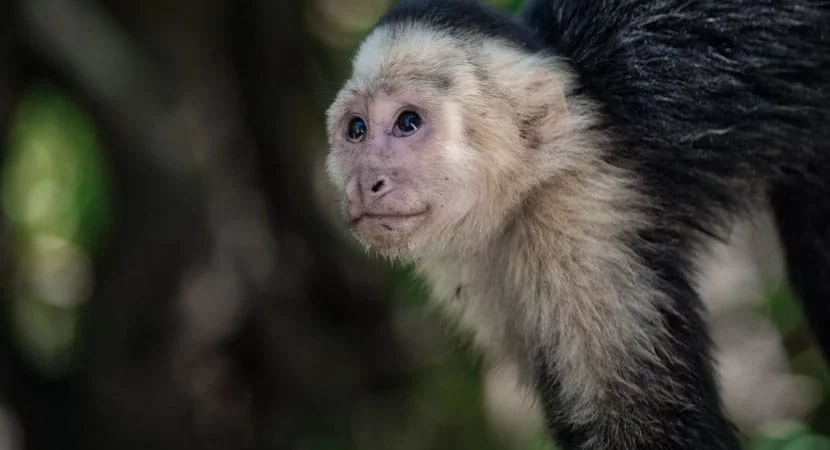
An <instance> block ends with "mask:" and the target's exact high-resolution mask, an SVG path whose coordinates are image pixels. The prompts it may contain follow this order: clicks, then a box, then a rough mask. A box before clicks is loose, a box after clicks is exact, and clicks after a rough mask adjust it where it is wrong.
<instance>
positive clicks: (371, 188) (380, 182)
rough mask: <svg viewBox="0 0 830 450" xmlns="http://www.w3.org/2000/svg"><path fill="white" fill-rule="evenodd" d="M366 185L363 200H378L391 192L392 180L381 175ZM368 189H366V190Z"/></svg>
mask: <svg viewBox="0 0 830 450" xmlns="http://www.w3.org/2000/svg"><path fill="white" fill-rule="evenodd" d="M367 181H369V182H368V183H366V187H365V188H364V189H365V190H366V192H365V194H364V195H365V198H367V199H370V198H371V199H378V198H381V197H383V196H384V195H386V193H387V192H389V191H391V190H392V180H390V179H389V177H387V176H385V175H381V176H379V177H377V178H374V179H369V180H367ZM367 188H368V189H367Z"/></svg>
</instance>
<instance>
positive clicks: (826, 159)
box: [522, 0, 830, 229]
mask: <svg viewBox="0 0 830 450" xmlns="http://www.w3.org/2000/svg"><path fill="white" fill-rule="evenodd" d="M522 17H523V20H524V22H525V23H526V24H527V25H528V26H529V27H530V28H532V29H533V30H534V31H535V32H536V33H537V34H539V36H541V37H543V38H544V39H545V41H546V42H547V44H548V45H549V46H550V47H552V48H553V49H554V50H555V51H556V53H557V54H559V55H561V56H564V57H566V58H568V59H569V60H570V61H571V62H572V64H573V65H574V67H575V68H576V69H577V71H578V73H579V77H580V84H581V92H580V93H582V94H584V95H587V96H588V97H590V98H592V99H594V100H597V101H598V102H599V103H600V105H601V107H602V114H603V116H604V118H605V120H606V126H607V127H608V128H609V129H610V130H611V131H612V133H613V135H614V136H615V137H617V138H618V139H619V140H620V141H621V142H620V144H621V145H620V146H619V149H618V151H617V153H616V154H615V155H613V156H614V157H615V159H616V160H617V162H618V163H623V164H627V165H634V166H637V170H638V172H639V173H642V174H643V176H645V177H646V180H645V181H646V188H647V190H648V191H649V192H652V193H659V199H658V200H659V202H660V203H661V204H663V205H665V206H670V207H671V209H676V210H677V214H679V215H681V216H678V217H673V218H672V219H675V220H680V221H682V222H684V223H687V224H688V225H691V226H692V227H694V228H700V229H707V228H709V224H711V223H716V222H717V221H716V220H714V218H713V217H712V216H711V214H710V213H711V212H712V211H711V208H710V207H708V206H707V205H712V202H713V201H714V202H716V204H715V206H721V207H722V206H725V207H727V208H730V209H732V208H734V207H735V206H736V205H740V204H741V203H742V202H743V200H744V198H740V197H739V198H733V197H732V195H735V194H738V195H742V194H739V193H740V192H741V191H740V190H739V189H735V187H736V183H741V182H743V181H746V180H751V179H752V180H754V179H757V178H758V177H762V178H763V179H764V180H763V181H765V182H767V183H768V184H770V185H772V184H775V183H778V182H782V181H784V180H786V179H787V178H788V177H798V178H800V179H810V180H812V181H815V182H818V183H819V184H822V185H825V184H826V183H827V182H826V180H824V179H817V178H816V177H817V176H818V175H819V174H818V173H817V172H816V170H818V169H820V170H826V168H827V167H828V165H829V164H830V149H828V145H829V144H828V141H830V126H828V123H830V1H827V0H788V1H780V0H559V1H551V0H531V1H530V2H529V5H528V6H527V8H526V9H525V10H524V11H523V14H522Z"/></svg>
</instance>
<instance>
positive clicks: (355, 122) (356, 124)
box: [347, 117, 366, 142]
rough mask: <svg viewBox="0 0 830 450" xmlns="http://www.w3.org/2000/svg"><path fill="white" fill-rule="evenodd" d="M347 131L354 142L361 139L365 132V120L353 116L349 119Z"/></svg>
mask: <svg viewBox="0 0 830 450" xmlns="http://www.w3.org/2000/svg"><path fill="white" fill-rule="evenodd" d="M347 133H348V135H349V139H350V140H352V141H354V142H357V141H360V140H362V139H363V136H364V135H365V134H366V122H364V121H363V119H361V118H360V117H353V118H352V120H350V121H349V129H348V131H347Z"/></svg>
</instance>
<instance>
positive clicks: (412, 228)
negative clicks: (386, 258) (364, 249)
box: [349, 208, 429, 247]
mask: <svg viewBox="0 0 830 450" xmlns="http://www.w3.org/2000/svg"><path fill="white" fill-rule="evenodd" d="M428 213H429V208H423V209H421V210H417V211H415V212H387V211H384V212H382V213H381V212H374V211H363V212H360V213H359V214H357V215H353V216H351V217H349V228H350V229H351V230H352V231H353V232H354V233H356V234H358V235H359V236H360V237H361V238H363V239H364V240H366V241H368V242H371V243H373V244H376V245H378V246H381V247H385V246H390V245H395V244H396V243H398V241H403V240H406V239H407V238H408V237H409V236H411V235H412V234H413V233H415V232H416V231H417V230H418V228H419V227H420V226H421V224H422V223H423V222H424V220H425V219H426V217H427V215H428Z"/></svg>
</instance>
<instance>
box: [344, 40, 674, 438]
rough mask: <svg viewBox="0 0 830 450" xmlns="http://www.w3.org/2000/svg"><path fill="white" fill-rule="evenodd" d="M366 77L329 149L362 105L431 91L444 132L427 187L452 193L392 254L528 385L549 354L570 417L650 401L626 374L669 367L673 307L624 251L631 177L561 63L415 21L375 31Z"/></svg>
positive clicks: (633, 223)
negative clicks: (625, 398) (609, 157)
mask: <svg viewBox="0 0 830 450" xmlns="http://www.w3.org/2000/svg"><path fill="white" fill-rule="evenodd" d="M354 65H355V69H354V74H353V77H352V78H351V80H350V81H349V82H348V83H347V84H346V86H345V87H344V89H343V90H342V91H341V93H340V95H338V97H337V99H336V100H335V102H334V104H333V105H332V107H331V109H330V110H329V116H328V127H329V134H330V136H335V137H334V138H332V140H331V142H332V145H333V146H334V147H336V146H337V139H336V134H337V133H338V132H339V130H340V127H341V126H342V123H343V120H345V119H344V114H346V112H347V111H348V109H349V105H350V104H352V103H353V102H355V101H356V99H365V98H371V97H372V96H374V95H375V94H376V93H378V92H385V93H387V94H389V95H394V93H395V92H397V91H398V90H405V89H406V87H407V85H408V84H411V83H413V80H418V79H420V80H432V81H434V82H435V84H436V85H437V86H438V87H437V88H436V90H435V91H429V92H435V93H434V94H433V98H432V99H431V101H433V102H436V103H439V104H440V105H442V107H441V120H440V121H441V123H442V124H443V127H444V128H442V129H441V133H442V135H441V137H442V144H441V145H442V146H443V148H442V152H441V153H440V161H438V162H437V163H438V164H436V165H435V166H430V167H432V168H433V169H432V170H435V171H438V173H437V174H435V173H431V174H429V175H428V176H434V177H436V178H438V176H439V175H441V176H443V175H446V178H447V179H448V180H449V179H452V180H453V181H454V183H455V184H449V185H442V186H441V188H440V189H438V188H436V190H435V191H434V192H428V193H426V194H425V195H427V196H429V197H431V198H434V199H438V200H436V204H440V205H441V206H442V208H436V209H437V212H436V213H435V216H434V217H433V218H432V219H431V222H430V223H429V224H427V225H425V229H426V231H425V232H424V233H421V234H419V235H416V236H414V237H412V238H411V240H410V241H409V244H408V246H407V248H405V249H391V250H390V249H386V250H381V251H380V252H381V253H382V254H385V255H386V256H390V257H395V258H401V259H403V260H405V261H414V262H415V263H416V264H417V267H418V269H419V270H420V272H421V273H422V274H423V275H424V276H425V278H426V280H427V281H428V283H429V285H430V286H431V287H432V292H433V297H434V298H435V299H436V300H437V301H439V302H440V303H441V304H442V305H443V307H444V308H445V309H446V311H448V312H449V313H450V315H451V316H452V317H455V318H457V319H458V320H459V321H460V323H461V325H462V326H463V327H466V328H468V329H470V330H472V331H473V332H474V333H475V335H476V336H477V339H478V342H479V343H480V344H481V345H482V346H483V347H485V348H486V349H487V350H489V351H490V354H491V355H492V356H493V357H494V358H503V359H509V360H513V361H515V362H517V363H518V364H519V366H520V367H523V368H524V369H525V374H526V375H528V372H529V370H531V367H532V362H531V358H533V357H534V355H533V354H531V352H532V351H536V350H538V349H541V350H542V351H544V352H546V353H547V354H548V356H550V358H546V359H548V360H549V361H555V365H556V367H555V368H552V369H555V370H556V371H557V373H560V374H562V375H563V378H562V380H561V383H562V386H561V387H562V398H561V399H560V401H563V402H566V405H563V406H568V408H567V409H568V410H569V411H570V412H571V413H572V414H574V413H575V415H569V420H571V421H577V422H584V423H589V422H590V421H593V420H596V419H597V418H598V417H599V415H600V411H602V414H604V415H605V416H606V417H607V418H608V419H609V420H613V417H614V415H618V414H625V413H626V412H625V411H622V410H615V409H613V408H614V407H613V406H608V408H605V406H607V405H606V404H605V400H606V399H607V398H608V394H609V393H610V392H611V390H616V391H617V392H616V393H617V394H619V393H620V391H624V392H628V390H630V392H642V391H647V390H649V389H652V387H650V386H635V385H632V384H631V383H630V382H629V380H630V379H631V378H630V377H629V374H630V373H632V371H634V370H635V369H636V367H634V366H633V365H634V364H636V361H643V360H648V361H651V362H652V363H654V364H659V359H658V357H657V355H656V354H655V347H656V346H657V345H658V344H659V343H660V342H661V341H665V340H667V339H670V336H668V335H667V333H666V332H665V330H664V328H663V325H662V322H661V317H660V315H659V313H658V311H657V308H656V307H655V304H656V303H657V302H661V301H662V300H663V299H661V298H660V294H659V293H658V292H657V291H656V290H655V289H652V288H651V287H652V286H653V282H652V281H653V280H651V279H650V278H649V275H648V271H647V270H644V269H643V268H642V267H640V264H639V262H638V260H637V258H636V257H635V255H633V254H632V253H631V251H630V250H629V249H628V248H627V246H626V244H625V239H627V238H632V237H633V235H634V233H636V231H637V230H638V229H639V227H640V226H642V225H643V221H642V218H641V217H640V216H639V215H638V213H637V212H636V211H637V210H638V209H637V208H636V207H637V206H638V205H637V202H638V193H637V191H636V189H635V188H634V185H633V183H632V179H633V176H632V174H628V173H625V172H623V171H621V170H620V169H618V168H615V167H612V166H610V165H609V164H607V163H605V162H603V159H602V154H603V152H604V149H605V148H606V146H607V145H608V143H609V141H610V139H609V137H608V136H603V135H599V134H597V133H595V132H593V131H591V130H590V126H591V124H592V123H593V121H594V119H595V117H596V114H595V113H594V111H593V109H592V107H591V105H590V104H588V103H586V102H584V101H581V100H579V99H578V98H575V97H572V96H569V95H568V93H569V92H570V89H571V85H570V83H571V79H572V77H571V75H570V74H569V72H568V70H567V69H566V67H565V65H563V64H562V63H560V62H558V61H557V60H555V59H553V58H550V57H543V56H538V55H531V54H528V53H526V52H524V51H522V50H520V49H517V48H514V47H512V46H510V45H509V44H507V43H505V42H499V41H495V40H483V39H481V38H476V39H463V38H459V37H453V36H449V35H447V34H444V33H442V32H440V31H438V30H429V29H424V28H420V26H414V25H413V26H396V27H394V28H379V29H377V30H375V31H374V32H373V34H372V35H370V36H369V37H368V39H367V40H366V41H365V43H364V44H363V46H362V47H361V49H360V50H359V52H358V54H357V56H356V57H355V60H354ZM413 71H415V72H417V73H416V74H413ZM447 81H448V82H447ZM441 87H444V88H445V89H444V90H443V92H440V89H441ZM361 101H363V100H361ZM434 157H435V158H439V156H434ZM342 158H343V156H342V155H339V154H338V153H337V151H333V152H332V154H331V156H330V157H329V161H328V171H329V173H330V175H331V177H332V180H333V181H334V182H335V184H337V185H338V186H341V187H342V186H343V184H344V183H345V178H346V177H347V176H348V173H345V172H344V171H342V170H341V168H342V167H345V165H344V161H343V159H342ZM425 176H427V175H425ZM361 239H362V240H363V238H361ZM363 242H364V243H365V244H366V245H367V247H368V248H370V249H371V248H372V244H371V242H368V241H366V240H363ZM635 359H636V361H635ZM526 381H527V382H530V379H529V378H526ZM650 394H653V395H656V396H660V397H661V398H662V399H663V401H667V402H671V394H670V393H669V392H652V393H650Z"/></svg>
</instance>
